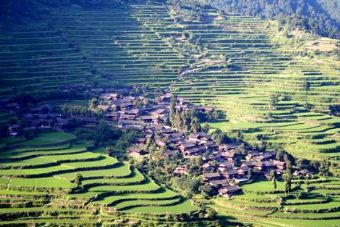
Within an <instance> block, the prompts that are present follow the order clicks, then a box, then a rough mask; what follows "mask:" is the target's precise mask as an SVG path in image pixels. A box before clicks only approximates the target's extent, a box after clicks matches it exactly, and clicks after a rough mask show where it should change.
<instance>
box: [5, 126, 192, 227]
mask: <svg viewBox="0 0 340 227" xmlns="http://www.w3.org/2000/svg"><path fill="white" fill-rule="evenodd" d="M46 137H47V138H48V141H44V140H41V138H46ZM38 138H39V139H38ZM73 139H74V137H73V136H71V135H70V134H65V133H54V132H51V133H42V134H39V135H37V137H36V139H35V138H33V139H32V140H27V141H25V142H23V143H15V146H16V147H17V148H7V149H4V150H2V151H1V153H0V157H1V160H2V163H1V166H0V176H1V178H0V187H1V201H0V203H1V209H0V216H1V220H2V223H1V225H3V224H9V223H11V224H13V225H14V224H16V225H20V224H22V225H24V224H25V225H27V224H28V223H51V224H54V225H58V223H59V222H63V223H65V224H67V225H77V223H78V222H81V221H85V220H86V222H88V226H93V225H94V224H95V223H99V222H100V223H102V224H103V223H106V224H108V225H109V224H111V223H114V222H117V221H120V220H122V219H124V218H125V219H126V220H130V221H131V222H134V221H136V220H138V221H139V222H141V223H143V222H144V221H143V219H141V217H142V216H143V214H140V216H139V217H138V218H137V216H136V217H134V216H133V215H129V213H131V212H132V213H147V214H148V215H149V218H145V220H150V222H148V221H146V222H147V223H152V220H153V219H152V215H153V214H155V216H153V218H154V220H158V221H159V222H160V223H163V224H165V225H166V224H167V222H168V221H169V220H172V222H178V223H179V224H180V223H181V221H180V220H179V219H178V217H179V216H180V215H189V214H190V216H191V217H192V218H193V217H194V216H195V213H196V212H197V211H198V208H197V207H196V206H194V205H192V204H191V203H190V201H188V200H186V199H184V198H183V197H181V196H179V195H178V194H176V193H175V192H173V191H171V190H169V189H167V188H164V187H161V186H159V185H157V184H156V183H155V182H153V181H152V180H150V179H149V178H148V177H146V176H144V175H143V174H141V173H140V172H139V171H138V170H136V169H134V168H133V167H131V166H129V164H127V163H122V162H118V161H117V160H116V159H115V158H112V157H109V156H106V155H104V154H100V153H99V154H98V153H94V152H89V151H87V150H86V147H85V146H84V144H82V143H80V141H73ZM60 142H63V146H59V145H58V144H60ZM139 207H143V209H140V210H139V209H138V208H139ZM110 208H115V209H116V210H117V211H119V212H118V213H115V215H114V217H111V218H108V217H109V215H111V213H110V212H112V210H111V209H110ZM99 209H102V212H101V214H99V213H98V212H97V211H98V210H99ZM23 214H26V215H27V217H26V218H25V219H22V218H18V217H23V216H22V215H23ZM158 214H162V215H165V216H166V217H168V219H162V218H157V215H158ZM150 215H151V216H150ZM170 222H171V221H170ZM194 222H195V221H194ZM194 222H193V223H194ZM171 225H172V224H171ZM192 226H195V224H193V225H192Z"/></svg>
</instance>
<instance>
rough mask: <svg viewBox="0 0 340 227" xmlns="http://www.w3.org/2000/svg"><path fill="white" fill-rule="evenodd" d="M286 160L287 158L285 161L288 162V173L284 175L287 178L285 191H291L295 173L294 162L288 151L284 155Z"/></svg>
mask: <svg viewBox="0 0 340 227" xmlns="http://www.w3.org/2000/svg"><path fill="white" fill-rule="evenodd" d="M284 160H285V163H286V173H285V176H284V179H285V192H286V193H289V192H290V191H291V189H292V178H293V174H292V163H291V161H290V159H289V156H288V154H287V153H286V154H285V156H284Z"/></svg>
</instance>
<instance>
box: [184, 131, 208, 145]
mask: <svg viewBox="0 0 340 227" xmlns="http://www.w3.org/2000/svg"><path fill="white" fill-rule="evenodd" d="M210 139H211V138H210V137H209V136H208V135H207V134H206V133H203V132H200V133H195V134H190V135H189V137H188V140H189V141H190V142H192V143H207V142H208V141H209V140H210Z"/></svg>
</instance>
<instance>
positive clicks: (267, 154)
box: [255, 152, 276, 161]
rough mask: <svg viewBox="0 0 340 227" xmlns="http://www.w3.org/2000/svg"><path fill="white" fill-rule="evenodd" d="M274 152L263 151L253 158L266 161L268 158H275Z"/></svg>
mask: <svg viewBox="0 0 340 227" xmlns="http://www.w3.org/2000/svg"><path fill="white" fill-rule="evenodd" d="M275 156H276V153H275V152H265V153H262V154H260V155H259V156H257V157H256V158H255V159H256V160H257V161H268V160H269V159H273V158H275Z"/></svg>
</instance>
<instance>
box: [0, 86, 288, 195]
mask: <svg viewBox="0 0 340 227" xmlns="http://www.w3.org/2000/svg"><path fill="white" fill-rule="evenodd" d="M173 100H175V108H176V109H178V110H188V109H190V110H194V109H195V110H196V111H201V112H205V113H209V112H212V111H214V110H213V109H212V108H209V107H202V106H194V105H192V104H191V103H189V102H187V101H185V100H184V99H181V98H178V97H174V96H173V95H172V94H170V93H163V94H161V95H159V96H157V97H153V98H150V97H145V96H143V95H142V94H141V93H140V92H139V93H138V92H134V91H133V88H131V89H124V90H121V91H119V92H117V91H107V90H103V92H102V93H101V94H100V98H99V100H97V101H98V102H97V103H96V105H95V107H93V108H95V109H96V110H100V111H101V112H102V113H103V116H104V118H105V119H106V120H107V121H113V122H116V124H117V125H118V127H121V128H134V129H137V130H140V131H142V132H143V133H142V134H143V137H142V138H139V139H138V140H137V141H136V144H134V145H133V146H132V147H130V149H129V150H128V152H129V155H132V156H135V157H139V158H148V155H149V154H148V150H147V149H146V147H147V144H148V143H150V141H152V143H153V144H154V145H155V146H157V148H158V149H159V150H160V151H161V152H163V154H164V156H168V157H171V156H174V155H177V154H180V155H181V156H182V157H184V158H186V159H192V158H196V157H202V161H203V164H202V167H201V169H202V173H203V174H202V175H203V176H202V177H203V180H204V182H205V183H206V184H209V185H211V186H212V187H214V188H216V189H217V190H218V192H219V194H220V195H222V196H225V197H229V196H231V195H234V194H236V193H240V192H241V188H240V187H239V185H240V184H241V183H244V182H248V181H250V180H251V179H252V176H253V174H256V175H258V176H260V177H263V178H268V179H269V178H270V177H271V172H272V171H276V174H277V175H281V174H282V173H283V171H284V169H285V163H284V162H281V161H278V160H277V159H276V157H275V156H276V154H275V152H265V153H259V152H257V151H253V150H250V151H249V150H247V151H245V150H244V149H241V147H240V146H239V144H222V145H218V144H217V143H215V142H214V140H213V139H212V138H211V136H210V135H208V134H207V133H204V132H198V133H195V134H188V132H187V131H181V130H177V129H174V128H171V127H170V126H168V125H169V117H170V116H169V115H170V103H171V101H173ZM6 108H7V109H8V110H11V111H14V112H18V109H20V106H18V105H16V104H13V103H11V104H7V106H6ZM22 117H23V119H25V121H24V122H27V123H26V124H27V125H25V126H24V127H29V128H35V129H37V128H38V129H65V128H67V126H68V125H69V123H70V122H69V121H71V120H72V119H70V118H67V117H65V116H62V115H61V114H60V113H56V112H53V109H52V108H51V107H50V106H49V105H46V104H44V105H36V106H32V107H30V108H29V109H28V110H27V111H25V112H24V113H23V114H22ZM83 118H84V119H83ZM83 118H82V119H80V120H82V121H84V122H85V123H92V124H96V122H98V119H96V118H93V117H92V118H91V117H83ZM90 118H91V119H90ZM20 128H21V126H19V125H11V126H10V127H9V133H10V135H13V136H15V135H17V134H18V133H19V130H20ZM186 174H188V167H187V166H186V165H181V166H178V167H177V168H176V169H175V171H174V175H177V176H181V175H186Z"/></svg>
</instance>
